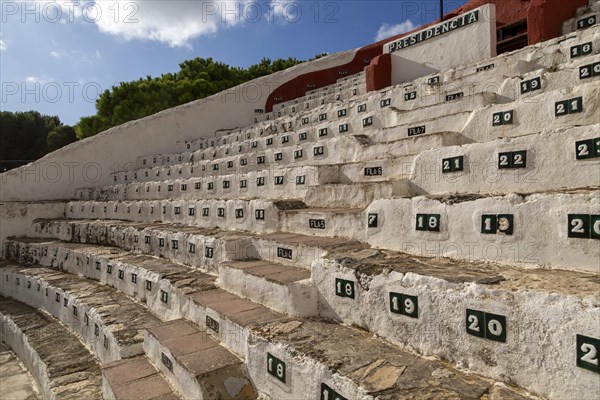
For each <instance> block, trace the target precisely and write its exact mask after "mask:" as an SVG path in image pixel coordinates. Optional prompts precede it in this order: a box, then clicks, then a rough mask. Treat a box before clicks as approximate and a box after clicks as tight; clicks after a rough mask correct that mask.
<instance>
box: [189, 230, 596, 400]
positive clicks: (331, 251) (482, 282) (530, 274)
mask: <svg viewBox="0 0 600 400" xmlns="http://www.w3.org/2000/svg"><path fill="white" fill-rule="evenodd" d="M266 239H270V240H276V241H277V242H278V243H279V244H280V245H292V246H293V245H295V244H297V243H301V242H302V243H304V244H306V243H310V239H307V238H302V237H299V236H297V235H290V234H275V235H270V237H267V238H266ZM325 241H326V242H329V243H330V246H328V252H327V254H324V255H323V256H322V257H321V258H319V259H318V260H315V261H316V263H315V262H313V264H312V265H313V268H312V274H313V276H312V279H313V281H314V282H315V284H316V285H317V288H318V290H319V293H321V294H322V295H323V296H324V299H326V302H325V303H321V306H320V309H321V313H322V315H323V316H326V317H329V318H342V320H344V321H346V320H348V321H352V323H355V324H359V326H365V324H373V326H376V325H377V324H378V323H380V322H383V321H386V322H385V323H393V318H392V319H390V318H389V317H388V318H387V319H385V320H380V319H379V317H378V315H379V313H380V312H381V311H379V310H387V309H388V308H389V307H388V305H385V304H382V302H384V301H387V300H386V299H387V296H385V295H382V294H381V292H378V291H376V290H375V288H376V287H378V285H380V283H379V282H380V280H379V279H383V280H381V282H382V283H381V284H383V285H388V286H389V285H396V284H398V285H400V286H401V287H398V288H397V290H398V291H399V292H401V293H405V294H408V295H414V296H419V297H421V296H424V297H425V299H422V298H420V302H419V304H421V307H424V308H419V310H420V311H419V312H420V313H424V317H423V318H425V321H424V322H423V323H424V324H425V326H423V325H420V324H422V323H421V322H419V321H420V320H417V321H416V323H417V325H414V324H408V325H407V326H406V329H414V327H415V326H420V328H419V329H425V330H427V331H430V330H433V329H436V332H438V335H445V333H444V332H452V334H453V335H460V333H459V332H460V328H459V327H458V326H460V324H458V320H460V315H463V316H464V309H463V310H462V311H461V309H460V307H459V308H458V309H456V308H453V310H454V311H452V312H453V313H455V316H454V317H453V318H454V319H453V321H455V322H454V323H455V324H457V325H456V326H450V327H446V324H443V325H444V326H445V328H443V329H442V328H440V326H439V324H440V319H439V318H435V317H434V316H432V318H431V319H430V318H429V316H428V314H427V313H428V310H429V308H430V307H436V306H434V305H433V303H430V302H429V300H427V299H428V298H429V296H435V295H434V292H431V290H432V289H430V288H429V286H427V285H424V283H425V281H424V279H432V283H431V285H432V287H435V288H437V289H436V290H439V289H441V288H443V290H442V293H452V294H451V295H450V294H448V296H450V297H449V299H450V298H456V299H460V301H459V303H460V304H463V305H464V307H466V308H474V309H487V310H488V311H492V312H496V313H498V314H500V315H506V314H508V315H510V317H509V321H515V320H517V321H518V320H520V319H522V318H525V316H526V315H530V314H531V313H535V311H534V309H535V307H538V305H537V304H540V303H539V301H538V300H531V301H528V302H521V301H520V300H519V299H514V300H511V301H515V302H516V303H519V304H522V306H521V307H522V308H515V309H514V310H513V311H510V310H511V309H510V308H507V307H508V306H507V305H504V300H503V299H504V298H505V296H506V295H508V293H512V292H514V290H523V291H524V292H523V296H528V297H532V296H534V297H536V298H537V296H539V297H540V301H542V300H541V299H543V298H544V297H545V296H550V297H553V298H554V297H556V295H555V294H553V292H557V293H558V297H557V299H561V300H560V301H565V302H567V303H568V302H571V301H575V302H576V303H577V304H579V303H580V301H582V300H581V299H582V298H583V299H586V298H588V297H589V298H594V296H596V294H594V293H596V292H595V291H594V290H591V288H592V287H594V286H595V285H597V284H596V283H595V278H594V275H591V274H585V273H577V272H568V271H556V272H555V274H556V275H553V274H551V273H548V274H545V271H548V270H544V273H543V274H540V272H539V270H522V269H520V268H514V267H513V268H511V267H507V266H502V265H494V264H490V263H485V262H483V263H464V262H463V263H461V262H455V261H451V260H445V259H440V258H418V257H417V258H406V256H403V255H402V254H399V253H393V252H385V251H382V250H376V249H368V248H366V247H364V246H362V245H358V244H351V243H348V242H345V243H340V242H339V241H338V242H337V243H334V242H332V241H331V240H327V239H325ZM313 245H314V246H323V244H321V243H319V240H313ZM352 258H354V259H357V260H361V259H364V260H365V262H366V264H363V263H361V262H355V261H352ZM331 260H334V261H331ZM370 260H373V262H371V261H370ZM247 265H248V266H249V267H250V268H252V267H251V265H250V264H247ZM315 265H318V266H319V269H318V270H315V269H314V266H315ZM362 266H364V268H366V267H367V266H368V268H367V269H365V273H366V274H367V275H369V276H373V277H374V278H365V280H364V281H365V282H371V283H370V284H369V289H368V290H366V289H365V288H362V286H360V285H358V281H363V278H362V277H361V272H360V271H362V270H363V269H362V268H363V267H362ZM386 268H387V269H390V271H392V272H386ZM390 273H391V275H390ZM396 273H397V274H399V275H397V277H398V278H397V279H401V281H400V283H395V282H396V281H393V282H394V283H392V281H390V277H391V276H396V275H394V274H396ZM406 274H408V275H407V276H406V277H404V275H406ZM379 276H381V278H378V277H379ZM554 276H561V277H562V278H561V279H557V280H553V279H555V278H554ZM413 277H414V278H413ZM426 277H427V278H426ZM335 279H345V280H346V281H354V282H355V284H354V288H355V291H354V293H353V296H352V298H350V299H349V298H343V297H339V295H336V294H335V293H336V291H335V287H336V282H335ZM540 279H542V280H541V281H540ZM565 279H566V280H567V281H568V282H569V283H570V284H569V285H568V286H567V285H565V284H564V283H563V280H565ZM457 285H458V286H457ZM388 286H386V288H387V287H388ZM516 288H519V289H516ZM488 289H489V290H488ZM389 290H391V291H394V290H392V288H390V289H389ZM490 290H491V291H490ZM213 292H214V293H213ZM218 293H222V294H221V295H217V294H218ZM454 293H455V294H454ZM479 293H483V294H482V297H480V296H479V295H478V294H479ZM189 296H190V297H191V298H193V299H195V300H194V301H193V302H192V303H188V306H186V307H185V310H187V311H186V312H187V313H188V314H186V315H187V316H186V318H190V319H192V320H197V321H203V320H204V318H205V316H206V315H208V314H207V313H209V314H210V313H213V314H210V315H211V318H213V319H215V320H217V319H216V318H219V317H218V316H217V315H215V314H214V313H217V314H220V313H222V312H225V311H226V310H228V309H230V310H236V312H235V314H236V315H237V314H239V313H245V312H250V311H251V310H259V309H260V307H259V306H257V305H252V304H254V303H252V302H250V303H243V302H242V303H240V301H241V300H238V299H237V298H236V297H235V296H234V295H232V294H231V293H227V292H220V291H219V290H215V291H212V290H208V291H200V292H197V293H190V294H189ZM370 296H373V297H370ZM453 296H456V297H453ZM571 296H575V298H577V300H573V299H571ZM590 296H591V297H590ZM435 298H436V299H437V297H435ZM203 299H212V300H206V301H205V302H203V301H204V300H203ZM224 299H229V300H227V301H231V302H232V304H231V306H230V308H228V306H226V303H223V300H224ZM357 301H358V302H359V303H360V304H359V305H360V307H361V308H364V310H365V311H364V312H361V313H360V314H357V315H354V313H353V312H352V310H353V309H354V306H350V307H349V308H348V306H349V305H350V304H355V303H356V302H357ZM431 301H433V300H431ZM438 301H439V300H438ZM449 301H451V300H449ZM556 301H558V300H556ZM542 302H543V301H542ZM205 303H210V304H212V305H211V306H209V305H208V304H205ZM516 303H515V304H516ZM567 303H564V304H567ZM193 304H196V306H194V305H193ZM234 304H235V306H234ZM242 304H247V305H246V306H242ZM584 304H586V305H585V306H584V307H585V309H586V310H588V311H586V312H589V313H591V314H590V317H589V318H587V317H585V318H584V317H575V318H578V321H579V322H577V326H578V328H576V330H578V333H579V334H583V335H592V336H593V332H592V331H591V330H590V327H591V326H593V325H594V324H595V322H594V321H595V320H597V319H598V315H597V310H598V309H597V307H596V306H595V305H594V304H595V301H594V302H591V303H588V302H587V300H585V303H584ZM200 305H202V307H201V308H200V311H199V309H198V308H197V307H200ZM257 307H258V308H257ZM216 309H218V310H216ZM442 309H444V308H443V307H442V308H440V311H439V312H442V311H441V310H442ZM241 310H245V311H241ZM254 312H258V311H254ZM267 314H268V313H267ZM268 315H271V316H272V314H268ZM391 315H393V314H391ZM419 315H421V314H419ZM574 315H579V316H581V315H583V314H582V311H578V312H576V313H566V314H553V317H552V318H557V319H556V320H553V322H546V321H545V319H543V320H540V321H538V322H536V324H535V325H534V326H532V329H533V331H534V334H538V333H535V332H538V330H540V332H546V327H548V326H554V324H555V323H556V324H559V325H560V324H562V325H566V326H570V324H571V323H569V324H565V323H564V321H563V320H560V318H573V316H574ZM221 318H224V317H223V316H221ZM268 318H271V317H268ZM579 318H582V319H579ZM590 318H591V319H590ZM224 319H225V322H224ZM224 319H219V321H220V322H221V323H222V325H221V326H222V327H223V326H230V325H231V329H232V330H233V331H236V329H237V328H235V326H236V323H234V322H232V321H231V319H229V318H224ZM357 321H360V323H359V322H357ZM371 321H373V322H371ZM375 321H376V322H375ZM509 323H510V324H511V325H509V327H510V326H513V325H512V324H514V322H509ZM430 324H433V325H430ZM590 324H591V325H590ZM238 328H239V326H238ZM240 329H241V328H240ZM369 329H370V330H372V331H373V332H378V331H377V330H376V329H375V328H369ZM381 329H382V331H386V332H390V331H393V330H390V329H389V327H388V326H387V325H385V327H384V328H381ZM514 329H518V328H514ZM246 331H247V330H246ZM511 332H512V331H511ZM571 333H573V332H571ZM388 334H389V333H388ZM574 334H575V333H573V335H574ZM239 335H242V333H238V334H236V335H235V337H237V338H239V337H240V336H239ZM511 335H518V339H516V340H521V341H523V340H524V341H525V342H526V343H529V342H530V341H531V340H534V339H531V338H530V337H529V336H528V335H529V330H524V331H520V330H519V331H518V332H517V333H514V332H513V333H511ZM392 336H393V335H392ZM400 337H402V338H403V339H402V340H400V339H393V341H394V340H399V341H398V343H399V344H404V345H409V346H412V348H420V349H421V350H419V351H423V352H425V353H427V351H430V350H425V349H427V348H428V346H430V347H429V348H435V349H438V348H439V347H440V346H439V340H441V339H439V336H435V335H432V336H431V337H430V338H429V340H428V341H426V342H427V343H429V344H424V343H423V342H422V341H420V340H416V341H413V340H412V338H413V337H414V338H419V337H420V336H414V335H410V334H408V335H403V336H402V335H400ZM511 337H512V336H511ZM407 338H410V343H409V344H407V342H406V340H407ZM223 340H232V341H233V340H236V339H227V338H225V339H223ZM403 340H404V341H403ZM449 340H452V339H449ZM510 340H515V339H510ZM510 340H509V342H508V343H511V342H510ZM236 343H237V342H236ZM465 343H468V342H465ZM534 343H538V341H537V340H534ZM539 343H542V342H539ZM238 345H239V344H238ZM466 345H467V346H468V344H466ZM231 346H234V345H233V344H232V345H231ZM419 346H421V347H419ZM447 348H448V347H447V346H446V347H444V351H446V349H447ZM451 348H452V347H451ZM486 348H487V347H486ZM238 351H239V352H241V353H242V354H243V352H244V350H243V349H238ZM498 351H500V350H498ZM525 351H526V352H528V351H529V350H525ZM561 351H563V350H561ZM571 351H573V349H570V350H569V349H568V348H567V349H565V350H564V354H563V355H561V356H560V357H562V358H561V359H564V360H567V359H570V358H571V356H572V354H570V352H571ZM514 353H515V354H516V351H515V352H514ZM238 354H239V353H238ZM461 354H470V353H469V350H468V349H465V350H464V352H462V353H461ZM527 354H530V353H527ZM275 356H277V355H275ZM454 356H455V357H459V355H458V354H456V355H454ZM444 357H448V356H447V355H444ZM469 357H470V356H469ZM498 357H502V355H501V353H499V354H498ZM457 359H460V358H457ZM545 359H552V357H550V358H545ZM475 364H476V363H475ZM475 364H473V365H469V367H470V368H474V369H477V370H480V371H481V373H484V374H485V375H489V374H494V373H495V372H494V371H495V370H494V367H493V366H492V367H490V365H487V363H485V362H482V363H481V364H477V365H475ZM536 365H537V364H536ZM562 365H563V364H559V365H558V366H556V365H555V366H552V365H551V366H552V368H562ZM543 368H546V366H544V367H543ZM500 370H502V369H501V368H500ZM575 371H577V370H575ZM578 376H583V378H582V379H584V381H586V382H589V378H586V377H585V374H584V373H583V372H578ZM586 379H588V380H586ZM527 384H528V385H529V384H532V383H531V381H529V383H527ZM586 385H587V383H586ZM551 390H557V389H556V387H553V388H552V389H551Z"/></svg>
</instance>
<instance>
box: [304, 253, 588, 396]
mask: <svg viewBox="0 0 600 400" xmlns="http://www.w3.org/2000/svg"><path fill="white" fill-rule="evenodd" d="M312 271H313V272H312V279H313V282H314V283H315V285H316V286H317V288H318V291H319V295H320V296H321V299H322V302H321V303H320V309H321V315H322V316H323V317H325V318H329V319H333V320H337V321H340V322H342V323H344V324H345V325H350V326H356V327H360V328H362V329H365V330H367V331H368V332H371V333H372V334H374V335H376V336H378V337H381V338H384V339H385V340H387V341H389V342H391V343H395V344H397V345H400V346H403V347H405V348H407V349H409V350H412V351H416V352H418V353H419V354H424V355H427V356H434V357H436V358H440V359H444V360H448V361H450V362H453V363H455V364H457V365H461V366H462V367H464V368H467V369H468V370H469V371H472V372H476V373H481V374H483V375H486V376H490V377H492V378H495V379H502V380H507V381H510V382H513V383H514V384H515V385H518V386H520V387H524V388H528V389H529V390H531V391H533V392H537V393H540V394H542V395H543V396H547V397H548V398H593V397H594V396H597V395H598V394H600V387H598V385H597V382H598V378H597V374H595V373H594V372H590V371H589V370H586V369H584V368H586V367H585V366H584V367H583V368H582V367H580V362H579V361H578V362H576V359H577V357H581V355H580V356H577V354H579V352H578V351H579V350H578V347H579V346H580V344H577V343H576V342H577V340H578V337H585V338H587V339H586V340H588V342H587V343H589V344H590V345H592V346H594V345H593V343H599V342H598V340H600V338H598V330H597V327H598V325H599V324H600V307H599V304H600V303H599V301H600V291H599V290H598V289H599V288H600V285H599V284H598V274H597V273H586V272H573V271H565V270H551V269H547V268H544V267H537V268H532V269H524V268H523V267H522V266H517V267H510V266H506V265H500V264H496V263H493V262H489V261H484V262H474V261H453V260H450V259H445V258H441V257H436V258H431V257H427V258H426V257H413V256H408V255H406V254H403V253H399V252H391V251H387V250H379V249H364V248H357V249H351V248H349V247H348V248H346V249H341V250H340V251H336V250H332V251H331V252H330V253H329V254H328V255H327V256H325V257H324V258H323V259H322V260H320V261H317V262H315V264H313V269H312ZM484 314H485V315H484ZM472 318H475V320H474V321H475V322H478V324H477V325H476V326H474V329H471V326H472V324H471V322H473V320H472ZM480 318H483V319H480ZM484 319H485V320H487V321H488V322H492V323H493V324H495V326H489V327H487V328H485V329H487V330H486V331H485V332H483V331H482V329H484V327H485V326H487V325H488V323H484V322H483V321H484ZM494 320H496V322H493V321H494ZM475 328H477V329H475ZM596 372H597V369H596Z"/></svg>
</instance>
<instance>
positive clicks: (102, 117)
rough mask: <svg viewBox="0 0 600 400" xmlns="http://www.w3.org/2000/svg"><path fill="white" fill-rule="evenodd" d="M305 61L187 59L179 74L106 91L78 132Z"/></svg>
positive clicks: (118, 122)
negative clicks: (238, 63) (241, 63)
mask: <svg viewBox="0 0 600 400" xmlns="http://www.w3.org/2000/svg"><path fill="white" fill-rule="evenodd" d="M322 56H323V54H320V55H318V56H317V57H316V58H319V57H322ZM301 62H302V61H300V60H297V59H295V58H288V59H285V60H284V59H278V60H275V61H272V60H270V59H268V58H263V59H262V60H261V61H260V62H259V63H258V64H255V65H251V66H250V67H248V68H239V67H231V66H229V65H227V64H224V63H221V62H217V61H214V60H213V59H212V58H199V57H198V58H194V59H192V60H187V61H184V62H182V63H181V64H179V71H178V72H176V73H168V74H163V75H161V76H160V77H155V78H153V77H150V76H147V77H146V78H141V79H138V80H137V81H132V82H121V83H120V84H119V85H117V86H113V87H112V88H111V89H110V90H106V91H104V92H103V93H102V94H101V95H100V97H99V98H98V100H97V101H96V115H92V116H87V117H83V118H81V120H80V121H79V123H78V124H77V126H76V127H75V131H76V133H77V137H78V138H79V139H83V138H86V137H90V136H93V135H95V134H97V133H99V132H102V131H104V130H106V129H109V128H111V127H113V126H117V125H121V124H123V123H125V122H128V121H132V120H135V119H139V118H143V117H146V116H148V115H151V114H155V113H157V112H159V111H162V110H166V109H168V108H171V107H175V106H178V105H181V104H185V103H189V102H190V101H193V100H197V99H202V98H204V97H208V96H211V95H213V94H216V93H219V92H221V91H223V90H226V89H229V88H231V87H234V86H237V85H240V84H242V83H244V82H247V81H249V80H252V79H256V78H260V77H262V76H266V75H270V74H272V73H274V72H278V71H282V70H284V69H287V68H290V67H292V66H294V65H296V64H299V63H301Z"/></svg>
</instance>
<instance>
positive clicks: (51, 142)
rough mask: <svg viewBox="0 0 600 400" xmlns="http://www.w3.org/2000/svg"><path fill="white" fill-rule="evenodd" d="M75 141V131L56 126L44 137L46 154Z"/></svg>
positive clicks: (69, 127)
mask: <svg viewBox="0 0 600 400" xmlns="http://www.w3.org/2000/svg"><path fill="white" fill-rule="evenodd" d="M75 141H77V136H76V135H75V129H73V127H72V126H69V125H61V126H57V127H56V128H54V130H52V131H51V132H49V133H48V136H47V137H46V149H47V151H48V152H51V151H54V150H58V149H60V148H61V147H63V146H66V145H68V144H69V143H73V142H75Z"/></svg>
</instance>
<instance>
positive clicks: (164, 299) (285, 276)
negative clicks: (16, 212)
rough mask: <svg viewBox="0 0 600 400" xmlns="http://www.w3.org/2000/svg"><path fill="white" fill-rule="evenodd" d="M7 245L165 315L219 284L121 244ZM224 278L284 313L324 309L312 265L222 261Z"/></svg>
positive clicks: (21, 257) (15, 253)
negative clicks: (119, 273)
mask: <svg viewBox="0 0 600 400" xmlns="http://www.w3.org/2000/svg"><path fill="white" fill-rule="evenodd" d="M5 248H6V257H7V258H8V259H10V260H11V261H14V262H21V263H27V264H39V265H42V266H45V267H58V268H60V269H61V270H64V271H68V272H69V273H71V274H75V275H83V276H85V277H87V278H90V279H95V280H99V281H100V282H102V283H103V284H107V285H110V286H112V287H115V288H117V289H118V290H120V291H122V292H124V293H126V294H128V295H129V296H132V297H136V298H138V299H139V300H140V301H143V302H145V303H146V305H147V306H148V308H150V309H151V310H152V312H154V313H155V314H157V315H159V316H160V317H161V318H163V319H175V318H181V317H182V316H183V315H184V311H183V310H184V308H185V304H186V298H185V296H186V294H188V293H193V292H201V291H208V290H213V289H216V286H215V280H216V278H215V277H212V276H210V275H207V274H203V273H201V272H199V271H197V270H193V269H191V268H189V267H186V266H183V265H180V264H174V263H171V262H168V261H166V260H164V259H158V258H155V257H150V256H144V255H134V254H131V253H129V252H127V251H124V250H121V249H118V248H115V247H103V246H94V245H89V244H81V243H69V242H59V241H52V240H47V239H34V238H13V239H8V240H7V241H6V243H5ZM108 265H111V266H112V268H113V269H114V270H117V271H123V277H124V279H119V278H118V276H117V275H115V274H107V273H106V269H107V266H108ZM133 276H135V282H133V281H132V277H133ZM218 279H219V282H218V284H219V286H220V287H221V288H223V289H225V290H228V291H230V292H233V293H236V294H238V295H240V296H242V297H247V298H250V299H251V300H253V301H255V302H257V303H259V304H263V305H266V306H268V307H269V308H271V309H273V310H276V311H278V312H283V313H288V314H291V315H300V316H314V315H317V314H318V310H317V301H318V298H317V297H318V296H317V293H316V289H315V287H314V285H312V283H311V282H310V271H308V270H306V269H299V268H294V267H290V266H284V265H281V264H274V263H268V262H265V261H261V260H256V261H250V260H248V261H230V262H224V263H221V265H220V266H219V275H218Z"/></svg>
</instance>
